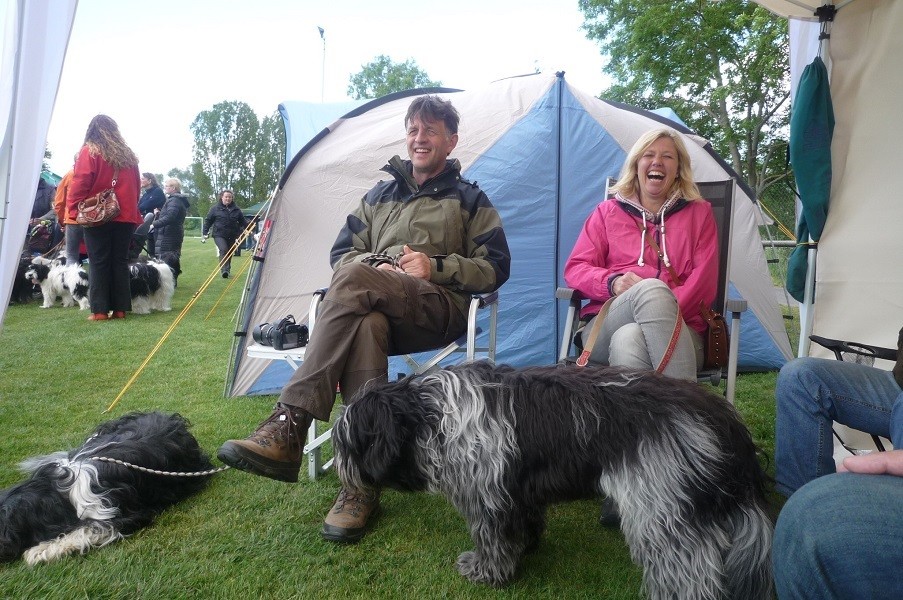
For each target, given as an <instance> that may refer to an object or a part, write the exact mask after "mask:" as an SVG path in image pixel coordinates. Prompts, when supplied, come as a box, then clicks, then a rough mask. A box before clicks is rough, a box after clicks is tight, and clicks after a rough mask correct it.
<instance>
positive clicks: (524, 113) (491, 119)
mask: <svg viewBox="0 0 903 600" xmlns="http://www.w3.org/2000/svg"><path fill="white" fill-rule="evenodd" d="M422 93H423V90H414V91H411V92H404V93H400V94H394V95H390V96H387V97H385V98H380V99H378V100H374V101H372V102H369V103H367V104H364V105H362V106H360V107H358V108H356V109H355V110H353V111H352V112H351V113H348V114H347V115H346V116H345V117H343V118H340V119H338V120H337V121H335V122H334V123H333V124H332V125H330V126H329V127H327V128H326V129H324V130H323V131H321V132H320V133H319V134H317V135H316V136H314V138H313V139H312V140H311V141H310V142H309V143H308V144H307V145H305V146H304V147H303V148H302V149H301V150H300V151H299V152H298V153H297V154H296V155H295V157H294V158H293V160H292V161H291V163H290V164H289V166H288V167H287V169H286V171H285V174H284V175H283V177H282V179H281V181H280V183H279V189H278V190H277V191H276V193H275V194H274V196H273V200H272V203H271V206H270V210H269V213H268V214H267V219H268V220H269V222H270V229H269V232H268V235H267V238H268V239H267V241H266V244H265V247H264V255H263V257H262V258H263V260H262V261H259V262H257V263H256V264H255V269H254V270H253V272H252V274H251V275H250V277H249V281H248V289H247V293H246V295H245V300H244V303H243V307H242V310H241V311H240V316H239V320H240V322H239V326H238V330H239V336H237V337H236V344H235V348H234V354H233V357H232V358H233V368H232V370H231V372H232V377H231V379H230V382H229V385H228V392H229V394H230V395H233V396H235V395H245V394H254V393H270V392H275V391H278V390H279V389H281V387H282V385H283V383H284V382H285V380H286V379H287V377H288V376H289V374H290V371H289V368H288V366H287V365H285V364H281V363H279V361H274V362H268V361H266V360H261V359H254V358H248V357H247V356H246V355H245V347H246V346H247V345H248V344H249V343H250V341H251V340H250V339H249V338H250V336H249V335H244V336H243V335H241V334H242V333H245V332H249V331H250V330H251V329H253V327H254V325H255V324H258V323H264V322H268V321H272V320H274V319H276V318H279V317H282V316H285V315H287V314H294V315H295V316H296V317H300V316H303V315H305V314H306V311H307V307H308V305H309V303H310V298H311V294H312V293H313V292H314V290H316V289H317V288H320V287H324V286H327V285H328V284H329V281H330V276H331V274H332V270H331V269H330V266H329V262H328V255H329V249H330V247H331V246H332V243H333V242H334V240H335V236H336V234H337V232H338V231H339V228H340V227H341V225H342V223H343V222H344V220H345V217H346V216H347V214H348V212H349V211H350V210H351V209H352V208H353V207H355V206H356V205H357V203H358V202H359V201H360V199H361V197H362V196H363V195H364V193H365V192H366V191H367V190H368V189H370V187H372V186H373V184H374V183H376V182H377V181H378V180H379V179H380V178H381V177H383V176H385V174H384V173H382V172H381V171H380V170H379V169H380V167H382V166H383V165H384V164H385V163H386V161H387V160H388V159H389V158H390V157H391V156H392V155H394V154H399V155H402V156H404V155H405V144H404V141H405V140H404V122H403V121H404V115H405V112H406V110H407V107H408V104H410V101H411V99H412V98H413V96H416V95H418V94H422ZM441 95H443V96H445V97H447V98H448V99H450V100H451V101H452V102H453V103H454V104H455V106H456V107H457V109H458V110H459V112H460V113H461V125H460V130H459V134H460V140H459V142H458V146H457V148H456V149H455V152H454V153H453V156H454V157H457V158H458V159H459V160H460V161H461V164H462V166H463V173H464V176H465V177H466V178H467V179H470V180H471V181H475V182H477V183H478V184H479V185H480V187H481V188H482V189H483V190H484V191H485V192H486V193H487V194H488V195H489V198H490V199H491V200H492V202H493V204H494V205H495V206H496V207H497V208H498V210H499V212H500V213H501V216H502V220H503V222H504V226H505V231H506V234H507V237H508V241H509V244H510V246H511V256H512V264H511V278H510V280H509V281H508V283H506V284H505V285H504V286H503V287H502V289H501V293H500V302H501V304H500V323H499V331H498V333H499V346H498V361H499V362H504V363H508V364H512V365H538V364H551V363H554V362H555V359H556V356H557V349H558V345H559V342H560V336H561V325H562V321H561V319H562V318H563V315H562V312H561V310H560V309H559V307H558V306H557V305H556V302H555V298H554V295H555V288H556V286H558V285H562V283H563V281H562V268H563V265H564V262H565V260H566V259H567V257H568V254H569V253H570V251H571V248H572V246H573V244H574V241H575V240H576V238H577V234H578V232H579V230H580V228H581V226H582V225H583V221H584V220H585V218H586V217H587V215H589V213H590V212H591V210H592V209H593V207H594V206H595V205H596V204H597V203H598V202H600V201H601V200H602V197H603V193H604V189H605V181H606V178H607V177H609V176H612V175H617V174H618V172H619V170H620V168H621V164H622V163H623V161H624V158H625V156H626V153H627V151H628V150H629V149H630V147H631V146H632V145H633V143H634V141H635V140H636V139H637V138H638V137H639V136H640V135H641V134H642V133H643V132H645V131H647V130H649V129H650V128H654V127H661V126H663V125H666V126H670V127H673V128H674V129H677V130H678V131H680V132H681V133H682V134H683V135H684V138H685V141H686V142H687V145H688V147H689V150H690V154H691V158H692V161H693V171H694V174H695V177H696V179H697V180H700V181H713V180H723V179H726V178H728V177H732V176H735V174H734V173H733V172H732V171H731V170H730V168H729V167H728V166H727V165H726V164H725V163H724V161H723V160H721V159H720V158H719V157H718V155H717V154H715V152H714V151H713V150H712V148H711V146H710V145H709V144H708V142H707V141H706V140H704V139H702V138H700V137H698V136H696V135H694V134H693V133H692V132H690V131H688V130H686V129H684V128H682V127H681V126H680V125H677V124H676V123H674V122H673V121H670V120H668V119H666V118H664V117H660V116H658V115H655V114H652V113H649V112H646V111H641V110H638V109H634V108H631V107H627V106H624V105H619V104H616V103H612V102H606V101H604V100H599V99H598V98H595V97H593V96H592V95H590V94H586V93H584V92H582V91H580V90H578V89H575V88H574V87H573V86H571V85H569V84H568V83H567V81H565V79H564V77H563V76H558V75H541V74H540V75H531V76H525V77H517V78H512V79H506V80H502V81H497V82H494V83H492V84H490V85H488V86H487V87H485V88H482V89H477V90H473V91H461V92H454V91H444V92H441ZM751 196H752V194H751V192H750V191H749V190H748V189H747V188H745V186H741V187H740V188H738V193H737V199H736V201H735V206H734V211H735V212H734V215H735V216H734V231H733V248H734V251H733V252H732V255H731V282H732V286H733V288H734V291H735V293H737V294H738V295H739V296H742V297H743V298H745V299H746V300H747V301H748V302H749V306H750V310H749V311H747V313H746V314H745V315H744V317H743V321H742V324H741V329H742V333H741V347H740V357H739V360H740V366H741V368H746V369H774V368H778V367H780V366H781V365H782V364H783V363H784V362H785V360H787V358H789V356H790V345H789V341H788V339H787V335H786V333H785V330H784V325H783V322H782V319H781V316H780V313H779V311H778V307H777V304H776V302H775V300H774V294H773V291H772V290H773V287H772V283H771V280H770V277H769V274H768V270H767V267H766V264H765V259H764V255H763V252H762V247H761V242H760V239H759V233H758V229H757V227H756V210H755V206H754V204H753V202H752V200H751ZM395 370H396V369H395V368H394V366H393V369H392V371H391V372H393V373H394V372H395Z"/></svg>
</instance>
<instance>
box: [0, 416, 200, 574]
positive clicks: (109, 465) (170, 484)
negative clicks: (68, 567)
mask: <svg viewBox="0 0 903 600" xmlns="http://www.w3.org/2000/svg"><path fill="white" fill-rule="evenodd" d="M95 457H103V458H105V459H111V460H119V461H125V462H127V463H130V464H132V465H137V466H139V467H142V468H144V469H151V470H156V471H167V472H168V471H174V472H189V473H196V472H204V471H207V470H209V469H211V468H212V465H211V464H210V460H209V459H208V457H207V455H206V454H204V452H203V451H201V449H200V447H199V446H198V443H197V440H195V438H194V436H192V435H191V433H189V431H188V422H187V421H186V420H185V419H183V418H182V417H181V416H179V415H177V414H163V413H134V414H129V415H126V416H124V417H121V418H119V419H116V420H114V421H109V422H107V423H104V424H102V425H100V426H99V427H98V428H97V430H96V431H95V432H94V434H93V435H92V436H91V437H89V438H88V439H87V440H86V441H85V443H84V444H83V445H82V446H81V447H80V448H76V449H75V450H72V451H70V452H68V453H67V452H57V453H54V454H51V455H48V456H41V457H37V458H33V459H30V460H27V461H24V462H23V463H22V464H21V467H22V468H23V470H25V471H27V472H30V473H31V478H30V479H28V480H26V481H24V482H22V483H19V484H17V485H15V486H13V487H11V488H9V489H7V490H4V491H3V492H0V562H11V561H14V560H16V559H17V558H18V557H19V556H23V553H24V556H23V558H24V559H25V561H26V562H27V563H28V564H30V565H34V564H37V563H40V562H49V561H51V560H54V559H56V558H60V557H62V556H66V555H68V554H73V553H75V552H80V553H84V552H87V551H88V550H90V549H92V548H99V547H101V546H105V545H107V544H109V543H112V542H115V541H117V540H119V539H122V538H123V537H125V536H126V535H128V534H130V533H133V532H135V531H137V530H138V529H140V528H141V527H145V526H146V525H149V524H150V523H151V522H152V521H153V520H154V518H155V517H156V515H157V514H159V513H160V512H162V511H163V510H164V509H165V508H167V507H169V506H171V505H172V504H175V503H176V502H178V501H180V500H183V499H184V498H187V497H188V496H190V495H192V494H194V493H196V492H198V491H200V490H201V489H203V487H204V486H205V485H206V484H207V481H208V480H209V478H210V477H211V476H212V473H210V474H205V475H200V476H193V477H187V476H171V475H161V474H157V473H152V472H147V471H145V470H139V469H137V468H133V467H129V466H125V465H122V464H117V463H114V462H108V461H107V460H97V459H96V458H95Z"/></svg>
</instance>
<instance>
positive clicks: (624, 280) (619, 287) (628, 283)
mask: <svg viewBox="0 0 903 600" xmlns="http://www.w3.org/2000/svg"><path fill="white" fill-rule="evenodd" d="M641 281H643V278H642V277H640V276H639V275H637V274H636V273H634V272H633V271H627V272H626V273H624V274H623V275H621V276H620V277H618V278H617V279H615V282H614V283H613V284H612V285H611V290H612V291H613V292H614V293H615V296H620V295H621V294H623V293H624V292H626V291H627V290H629V289H630V288H631V287H633V286H634V285H636V284H637V283H639V282H641Z"/></svg>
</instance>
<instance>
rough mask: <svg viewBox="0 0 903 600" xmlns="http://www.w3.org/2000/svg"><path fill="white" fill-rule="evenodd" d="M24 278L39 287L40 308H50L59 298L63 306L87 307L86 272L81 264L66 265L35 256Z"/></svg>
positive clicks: (59, 261) (84, 308)
mask: <svg viewBox="0 0 903 600" xmlns="http://www.w3.org/2000/svg"><path fill="white" fill-rule="evenodd" d="M25 279H27V280H29V281H31V282H32V283H33V284H35V285H39V286H40V287H41V295H42V296H43V297H44V302H43V304H41V308H50V307H51V306H53V304H54V302H56V299H57V298H60V299H61V301H62V304H63V306H66V307H69V306H75V305H76V304H78V306H79V309H81V310H87V309H88V273H87V272H86V271H85V270H84V269H83V268H82V267H81V265H66V264H65V261H61V260H59V259H54V260H49V259H46V258H43V257H40V256H38V257H35V258H34V259H32V261H31V267H29V268H28V270H27V271H25Z"/></svg>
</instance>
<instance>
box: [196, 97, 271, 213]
mask: <svg viewBox="0 0 903 600" xmlns="http://www.w3.org/2000/svg"><path fill="white" fill-rule="evenodd" d="M191 132H192V133H193V134H194V152H193V158H194V163H195V164H196V165H198V166H199V167H200V170H201V172H198V170H197V168H195V167H194V166H193V167H192V171H193V172H194V175H195V184H196V185H197V191H198V195H199V197H201V198H208V197H209V198H213V197H214V196H215V195H216V193H217V192H218V191H219V190H222V189H227V188H228V189H231V190H233V191H234V192H235V196H236V201H237V203H238V204H240V205H244V206H247V205H248V203H250V200H251V199H252V198H253V197H254V195H253V191H254V190H253V183H254V166H255V164H254V163H255V161H256V155H257V150H258V148H259V146H260V142H259V139H258V137H259V135H260V122H259V121H258V120H257V115H256V114H254V111H253V110H251V107H250V106H248V105H247V104H245V103H244V102H236V101H231V102H220V103H219V104H215V105H214V106H213V108H212V109H210V110H205V111H203V112H201V113H199V114H198V116H197V117H195V119H194V121H193V122H192V123H191Z"/></svg>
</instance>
